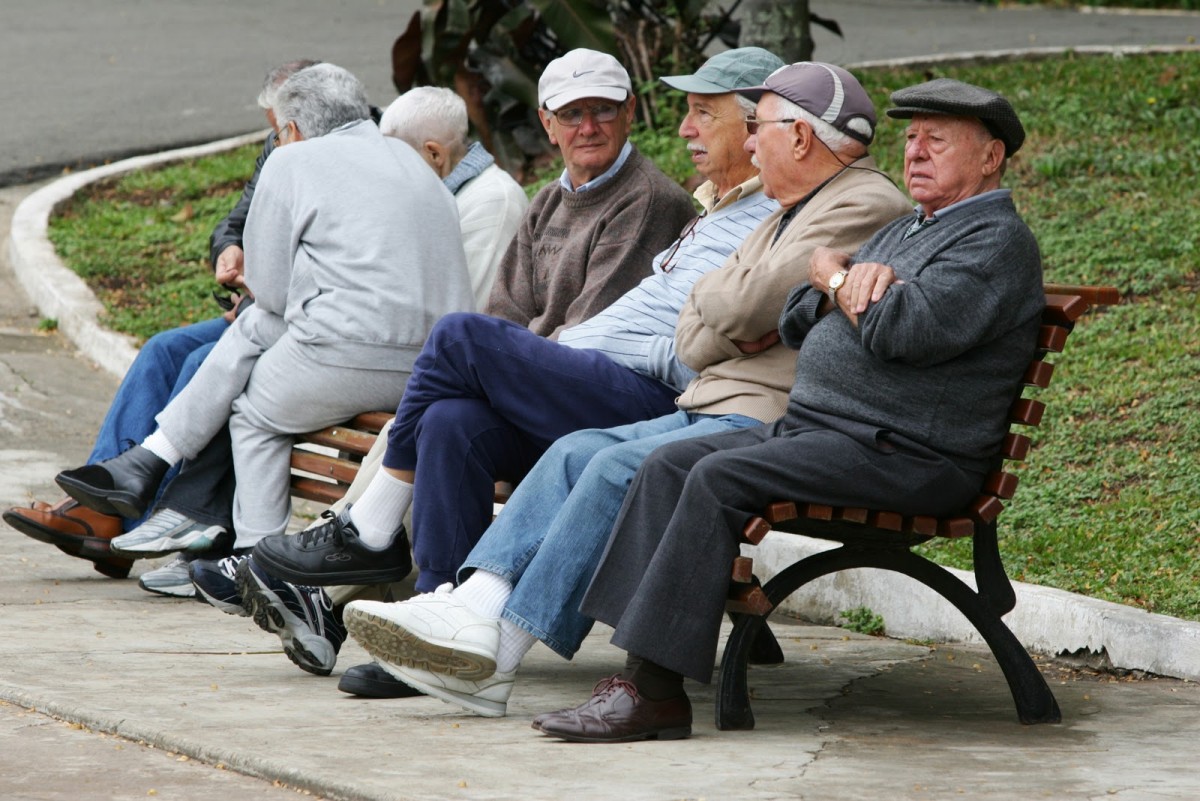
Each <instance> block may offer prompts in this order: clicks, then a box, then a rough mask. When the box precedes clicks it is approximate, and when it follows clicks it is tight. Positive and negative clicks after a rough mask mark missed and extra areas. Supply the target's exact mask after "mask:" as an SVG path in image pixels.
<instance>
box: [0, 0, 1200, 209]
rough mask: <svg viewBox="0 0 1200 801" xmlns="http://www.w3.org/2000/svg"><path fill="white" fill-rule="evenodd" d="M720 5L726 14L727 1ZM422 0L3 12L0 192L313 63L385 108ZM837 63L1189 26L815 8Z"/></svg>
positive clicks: (1180, 34) (174, 134)
mask: <svg viewBox="0 0 1200 801" xmlns="http://www.w3.org/2000/svg"><path fill="white" fill-rule="evenodd" d="M724 4H725V5H728V2H727V0H726V2H725V3H724ZM419 7H420V0H253V2H243V1H241V0H103V2H97V0H2V2H0V121H2V122H0V186H6V185H12V184H22V183H27V182H29V181H31V180H35V179H37V178H40V177H44V176H49V175H53V174H55V173H57V172H59V171H61V169H62V168H63V167H64V166H70V167H73V168H78V167H81V166H91V165H94V164H97V163H103V162H104V161H106V160H113V159H116V158H120V157H124V156H129V155H135V154H140V153H148V152H155V151H158V150H165V149H169V148H172V147H177V146H181V145H187V144H195V143H199V142H207V141H212V140H215V139H221V138H225V137H228V136H232V135H235V134H240V133H246V132H248V131H252V130H256V129H258V128H261V127H263V125H264V123H263V118H262V114H261V112H260V111H259V109H258V108H257V106H256V105H255V98H256V97H257V95H258V90H259V87H260V83H261V81H262V77H263V75H264V74H265V73H266V71H267V70H268V69H269V68H270V67H272V66H274V65H275V64H278V63H280V62H283V61H286V60H288V59H292V58H299V57H309V58H320V59H323V60H326V61H332V62H334V63H336V64H340V65H342V66H344V67H346V68H347V69H349V70H351V71H352V72H354V73H355V74H356V75H358V77H359V78H360V79H361V80H362V81H363V83H364V84H365V85H366V87H367V91H368V93H369V94H370V97H371V99H372V101H373V102H374V103H375V104H376V105H379V106H385V105H387V103H388V102H390V101H391V100H392V99H393V98H394V97H395V95H396V91H395V89H394V88H393V86H392V84H391V55H390V54H391V46H392V42H393V41H394V40H395V38H396V37H397V36H398V35H399V34H400V32H401V31H403V30H404V28H405V26H406V25H407V23H408V20H409V18H410V17H411V15H412V13H413V11H414V10H416V9H417V8H419ZM811 7H812V10H813V11H814V12H815V13H817V14H819V15H821V16H823V17H826V18H831V19H834V20H836V21H837V22H838V23H839V24H840V25H841V28H842V31H843V34H844V38H838V37H836V36H834V35H833V34H831V33H829V32H827V31H825V30H823V29H819V28H818V29H815V30H814V39H815V40H816V54H815V55H816V57H817V58H820V59H822V60H825V61H831V62H833V63H837V64H853V63H858V62H863V61H872V60H877V59H889V58H900V57H907V56H918V55H927V54H946V53H954V52H962V51H981V50H993V49H1012V48H1028V47H1053V46H1059V47H1061V46H1072V47H1073V46H1080V45H1148V44H1163V45H1180V44H1188V43H1192V44H1194V43H1195V42H1196V40H1197V38H1198V37H1200V16H1197V15H1195V14H1190V15H1183V16H1180V15H1170V14H1112V13H1103V14H1098V13H1097V14H1093V13H1079V12H1076V11H1072V10H1069V9H1045V8H1038V7H1028V6H1016V7H1011V8H998V7H996V6H993V5H990V4H985V3H980V2H976V1H975V0H876V2H868V0H814V2H813V3H812V6H811Z"/></svg>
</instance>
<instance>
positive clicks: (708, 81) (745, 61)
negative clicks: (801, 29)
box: [659, 47, 783, 95]
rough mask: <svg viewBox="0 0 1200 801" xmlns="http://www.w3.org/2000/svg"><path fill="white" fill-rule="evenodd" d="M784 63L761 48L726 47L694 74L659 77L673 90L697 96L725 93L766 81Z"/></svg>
mask: <svg viewBox="0 0 1200 801" xmlns="http://www.w3.org/2000/svg"><path fill="white" fill-rule="evenodd" d="M782 66H783V59H781V58H779V57H778V56H776V55H775V54H774V53H772V52H770V51H768V50H763V49H762V48H761V47H738V48H735V49H733V50H726V51H725V52H724V53H718V54H717V55H715V56H713V57H712V58H710V59H709V60H708V61H705V62H704V64H703V65H701V67H700V69H698V70H696V72H695V73H693V74H692V75H668V76H667V77H665V78H659V80H660V81H662V82H663V83H665V84H666V85H667V86H669V87H671V88H672V89H678V90H679V91H681V92H692V93H693V94H697V95H722V94H725V93H726V92H732V91H733V90H734V89H736V88H737V87H739V86H749V85H751V84H757V83H762V82H763V81H765V80H766V79H767V76H768V75H770V74H771V73H772V72H774V71H775V70H777V69H779V68H780V67H782Z"/></svg>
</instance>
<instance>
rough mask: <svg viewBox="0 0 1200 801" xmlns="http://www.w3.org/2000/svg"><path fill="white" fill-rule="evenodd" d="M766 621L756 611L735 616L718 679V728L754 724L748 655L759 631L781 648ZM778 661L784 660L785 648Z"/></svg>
mask: <svg viewBox="0 0 1200 801" xmlns="http://www.w3.org/2000/svg"><path fill="white" fill-rule="evenodd" d="M765 624H766V619H765V618H762V617H758V616H756V615H736V616H735V617H734V623H733V631H731V632H730V633H729V639H728V640H727V641H726V642H725V653H724V654H723V655H722V657H721V672H720V675H719V677H718V679H717V703H716V709H715V714H716V723H717V728H718V729H720V730H721V731H731V730H748V729H753V728H754V710H752V709H751V708H750V689H749V687H748V685H747V683H746V664H747V661H748V657H749V656H750V652H751V651H753V650H754V647H755V643H756V641H757V640H759V639H760V635H765V636H768V637H770V642H771V644H772V645H774V646H775V648H776V649H778V648H779V642H778V641H777V640H776V639H775V635H773V634H771V630H770V629H769V628H768V627H767V626H766V625H765ZM779 661H781V662H782V661H783V652H782V651H780V654H779Z"/></svg>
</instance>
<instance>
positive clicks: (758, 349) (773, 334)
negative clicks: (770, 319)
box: [733, 330, 779, 355]
mask: <svg viewBox="0 0 1200 801" xmlns="http://www.w3.org/2000/svg"><path fill="white" fill-rule="evenodd" d="M778 341H779V331H777V330H776V331H768V332H767V333H765V334H763V335H762V336H761V337H759V338H758V339H756V340H754V341H753V342H746V341H744V340H740V339H735V340H733V344H735V345H737V349H738V350H740V351H741V352H742V353H745V354H747V355H753V354H755V353H762V352H763V351H764V350H766V349H767V348H769V347H771V346H772V345H774V344H775V343H776V342H778Z"/></svg>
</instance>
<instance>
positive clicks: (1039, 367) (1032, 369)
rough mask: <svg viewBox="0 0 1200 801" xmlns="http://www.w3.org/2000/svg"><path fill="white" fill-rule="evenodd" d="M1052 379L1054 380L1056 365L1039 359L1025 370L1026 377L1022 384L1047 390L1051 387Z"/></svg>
mask: <svg viewBox="0 0 1200 801" xmlns="http://www.w3.org/2000/svg"><path fill="white" fill-rule="evenodd" d="M1052 378H1054V365H1053V364H1051V363H1050V362H1044V361H1042V360H1040V359H1038V360H1037V361H1033V362H1030V363H1029V367H1028V368H1027V369H1026V370H1025V376H1024V377H1023V378H1022V379H1021V382H1022V383H1023V384H1024V385H1025V386H1027V387H1037V388H1038V389H1045V388H1046V387H1048V386H1050V379H1052Z"/></svg>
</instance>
